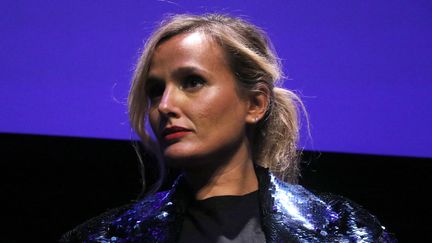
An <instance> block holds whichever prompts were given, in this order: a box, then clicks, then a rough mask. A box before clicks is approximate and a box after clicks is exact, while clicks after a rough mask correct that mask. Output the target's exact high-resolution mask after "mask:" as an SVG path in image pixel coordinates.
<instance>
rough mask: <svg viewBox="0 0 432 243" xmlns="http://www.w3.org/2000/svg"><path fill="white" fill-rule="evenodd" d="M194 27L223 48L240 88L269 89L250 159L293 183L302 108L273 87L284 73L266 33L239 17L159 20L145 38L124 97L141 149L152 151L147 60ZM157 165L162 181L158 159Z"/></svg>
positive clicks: (296, 99)
mask: <svg viewBox="0 0 432 243" xmlns="http://www.w3.org/2000/svg"><path fill="white" fill-rule="evenodd" d="M195 31H201V32H203V33H205V34H206V35H208V36H209V37H211V38H212V39H213V40H215V41H216V42H217V43H218V44H219V45H220V46H221V48H222V49H223V50H224V51H225V54H226V57H227V58H228V61H229V64H230V68H231V70H232V72H233V73H234V74H235V76H236V79H237V83H238V87H239V89H240V91H244V92H252V91H256V90H257V89H258V87H259V86H260V85H263V84H264V85H265V86H266V87H267V88H268V90H269V91H270V92H269V97H268V98H269V106H268V110H267V112H266V115H265V117H264V118H263V119H261V120H260V121H259V123H258V125H257V126H256V127H255V129H256V130H255V136H254V139H253V140H254V141H252V147H253V148H252V149H253V154H252V156H253V158H252V159H253V161H254V163H256V164H258V165H261V166H264V167H267V168H269V169H270V171H272V172H273V173H275V174H276V175H277V176H278V177H279V178H281V179H282V180H286V181H288V182H291V183H296V182H297V179H298V176H299V165H298V164H299V163H298V152H297V142H298V135H299V118H298V107H301V108H303V109H304V106H303V104H302V102H301V100H300V99H299V97H298V96H297V95H296V94H294V93H293V92H292V91H289V90H286V89H283V88H281V87H276V86H277V85H280V80H281V79H282V76H283V75H282V71H281V65H280V62H279V59H278V58H277V56H276V54H275V51H274V49H273V46H272V44H271V42H270V41H269V39H268V37H267V35H266V34H265V32H264V31H262V30H261V29H259V28H258V27H256V26H254V25H252V24H250V23H248V22H246V21H245V20H243V19H241V18H237V17H231V16H227V15H222V14H205V15H188V14H181V15H174V16H171V17H169V18H167V19H166V20H165V21H163V22H162V23H161V24H160V26H159V27H158V28H157V30H156V31H155V32H154V33H153V34H152V35H151V36H150V38H149V39H148V41H147V42H146V44H145V46H144V50H143V53H142V55H141V57H140V59H139V62H138V64H137V66H136V70H135V74H134V76H133V80H132V85H131V89H130V93H129V97H128V106H129V117H130V121H131V125H132V128H133V129H134V130H135V132H136V133H137V134H138V136H140V138H141V141H142V142H143V144H144V146H145V147H150V148H151V149H154V147H153V145H152V144H153V141H152V140H151V138H150V136H149V134H148V133H147V131H146V129H145V123H146V119H147V112H148V100H147V97H146V93H145V90H146V82H145V81H146V79H147V75H148V72H149V66H150V61H151V58H152V56H153V53H154V51H155V49H156V47H157V46H158V45H159V44H160V43H162V42H163V41H165V40H167V39H169V38H171V37H172V36H175V35H178V34H181V33H187V32H195ZM299 105H300V106H299ZM159 166H160V167H159V168H160V170H161V171H160V172H161V173H162V174H161V180H162V177H163V173H164V172H163V164H162V162H160V165H159ZM160 183H161V181H159V185H160Z"/></svg>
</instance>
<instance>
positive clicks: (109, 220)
mask: <svg viewBox="0 0 432 243" xmlns="http://www.w3.org/2000/svg"><path fill="white" fill-rule="evenodd" d="M280 79H281V69H280V65H279V62H278V59H277V57H276V56H275V54H274V51H273V50H272V48H271V44H270V42H269V40H268V39H267V38H266V35H265V34H264V33H263V31H261V30H259V29H258V28H257V27H255V26H253V25H251V24H250V23H247V22H246V21H244V20H242V19H239V18H233V17H229V16H225V15H218V14H209V15H203V16H193V15H177V16H173V17H171V18H169V19H168V20H166V21H165V22H163V23H162V24H161V26H160V27H159V28H158V30H157V31H156V32H155V33H153V35H152V36H151V38H150V39H149V41H148V42H147V43H146V46H145V49H144V52H143V54H142V56H141V58H140V60H139V63H138V65H137V69H136V72H135V76H134V79H133V83H132V87H131V91H130V95H129V112H130V119H131V124H132V126H133V128H134V130H135V131H136V133H137V134H138V135H139V136H140V137H141V139H142V141H143V143H144V145H145V146H147V148H150V149H153V151H159V152H160V153H158V155H159V161H160V171H161V172H163V171H164V170H165V169H164V167H165V165H168V166H170V167H174V168H179V169H180V170H181V171H182V173H181V175H180V176H179V177H178V178H177V179H176V181H175V182H174V185H173V186H172V188H171V189H170V190H169V191H163V192H157V193H152V194H150V195H147V196H146V197H145V198H144V199H142V200H140V201H138V202H137V203H133V204H131V205H127V206H124V207H122V208H118V209H115V210H112V211H109V212H107V213H105V214H103V215H101V216H99V217H97V218H94V219H92V220H90V221H88V222H86V223H84V224H83V225H80V226H78V227H77V228H76V229H74V230H73V231H71V232H69V233H67V234H66V235H65V236H64V237H63V239H62V240H63V241H89V242H93V241H94V242H246V241H251V242H339V241H344V242H386V241H392V240H393V239H392V237H391V235H390V234H388V233H387V232H386V231H385V229H384V227H382V226H381V225H380V224H379V222H378V220H377V219H376V218H375V217H374V216H372V215H371V214H369V213H368V212H366V211H365V210H364V209H362V208H361V207H359V206H358V205H356V204H355V203H353V202H350V201H348V200H346V199H343V198H340V197H336V196H331V195H321V196H317V195H314V194H312V193H310V192H308V191H307V190H306V189H304V188H303V187H301V186H299V185H295V182H296V181H297V177H298V171H299V169H298V160H297V155H296V143H297V138H298V127H299V125H298V120H297V104H300V106H301V102H300V100H299V99H298V98H297V96H296V95H295V94H293V93H292V92H290V91H288V90H285V89H282V88H278V87H276V86H275V85H276V82H277V81H278V80H280ZM147 119H148V121H149V123H150V125H151V128H152V131H153V133H154V135H155V138H156V142H154V141H153V140H152V139H151V137H150V136H149V134H148V133H147V132H146V130H145V124H146V121H147ZM161 175H163V173H161ZM162 178H163V176H161V180H160V181H159V183H158V185H160V184H161V182H162ZM278 178H279V179H278ZM282 180H285V181H287V182H289V183H291V184H288V183H285V182H282Z"/></svg>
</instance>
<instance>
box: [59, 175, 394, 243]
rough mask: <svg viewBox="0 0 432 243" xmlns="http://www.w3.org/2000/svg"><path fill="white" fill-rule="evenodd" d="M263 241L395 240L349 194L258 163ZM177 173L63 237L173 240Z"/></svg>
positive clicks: (178, 217) (178, 205) (183, 199)
mask: <svg viewBox="0 0 432 243" xmlns="http://www.w3.org/2000/svg"><path fill="white" fill-rule="evenodd" d="M256 173H257V177H258V181H259V191H258V194H259V199H260V210H261V225H262V227H263V231H264V233H265V236H266V242H397V241H396V239H395V238H394V237H393V235H392V234H390V233H388V232H387V231H386V230H385V228H384V227H383V226H382V225H381V224H380V223H379V221H378V220H377V218H376V217H375V216H373V215H371V214H370V213H369V212H367V211H366V210H365V209H363V208H362V207H361V206H359V205H357V204H356V203H354V202H351V201H350V200H348V199H345V198H342V197H339V196H335V195H331V194H323V195H315V194H313V193H311V192H309V191H308V190H306V189H305V188H303V187H302V186H300V185H292V184H287V183H284V182H282V181H280V180H278V179H277V178H276V177H275V176H273V175H272V174H271V173H270V172H269V171H268V170H267V169H264V168H261V167H256ZM185 184H186V183H185V181H184V180H183V177H182V176H180V177H179V178H178V179H177V180H176V182H175V183H174V185H173V187H172V189H171V190H169V191H165V192H158V193H156V194H153V195H151V196H147V197H145V198H144V199H143V200H141V201H138V202H136V203H133V204H130V205H126V206H123V207H121V208H117V209H114V210H111V211H108V212H106V213H104V214H103V215H100V216H98V217H96V218H93V219H91V220H89V221H87V222H85V223H84V224H82V225H80V226H77V227H76V228H75V229H73V230H72V231H70V232H68V233H66V234H65V235H64V236H63V237H62V239H61V240H60V241H61V242H176V240H177V238H178V236H179V234H180V231H181V226H182V222H183V217H184V216H183V215H184V212H185V209H186V207H187V204H188V201H189V200H190V193H189V192H188V188H187V186H186V185H185Z"/></svg>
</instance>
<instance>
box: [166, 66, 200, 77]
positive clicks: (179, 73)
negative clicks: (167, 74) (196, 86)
mask: <svg viewBox="0 0 432 243" xmlns="http://www.w3.org/2000/svg"><path fill="white" fill-rule="evenodd" d="M188 74H207V71H206V70H205V69H202V68H199V67H192V66H185V67H179V68H177V69H176V70H174V72H173V77H183V76H185V75H188Z"/></svg>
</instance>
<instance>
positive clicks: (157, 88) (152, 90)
mask: <svg viewBox="0 0 432 243" xmlns="http://www.w3.org/2000/svg"><path fill="white" fill-rule="evenodd" d="M164 90H165V85H163V84H160V83H156V84H152V85H150V87H149V88H148V89H147V96H148V97H149V98H150V99H155V98H158V97H160V96H162V95H163V92H164Z"/></svg>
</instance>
